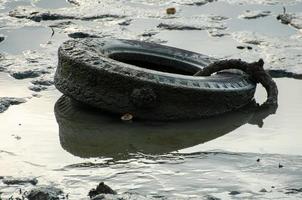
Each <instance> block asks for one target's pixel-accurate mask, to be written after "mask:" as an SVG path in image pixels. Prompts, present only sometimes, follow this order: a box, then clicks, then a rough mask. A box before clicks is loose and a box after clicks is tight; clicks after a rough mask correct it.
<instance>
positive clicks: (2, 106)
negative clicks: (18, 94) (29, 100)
mask: <svg viewBox="0 0 302 200" xmlns="http://www.w3.org/2000/svg"><path fill="white" fill-rule="evenodd" d="M25 102H26V100H25V99H24V98H14V97H0V113H3V112H4V111H6V110H7V109H8V108H9V107H10V106H11V105H18V104H21V103H25Z"/></svg>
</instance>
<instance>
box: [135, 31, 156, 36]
mask: <svg viewBox="0 0 302 200" xmlns="http://www.w3.org/2000/svg"><path fill="white" fill-rule="evenodd" d="M158 33H159V32H157V31H145V32H144V33H142V34H141V35H140V36H142V37H152V36H154V35H156V34H158Z"/></svg>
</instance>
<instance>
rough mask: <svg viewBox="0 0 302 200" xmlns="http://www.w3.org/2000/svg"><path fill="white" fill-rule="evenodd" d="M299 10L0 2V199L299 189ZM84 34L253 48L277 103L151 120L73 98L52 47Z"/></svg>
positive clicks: (130, 1)
mask: <svg viewBox="0 0 302 200" xmlns="http://www.w3.org/2000/svg"><path fill="white" fill-rule="evenodd" d="M170 7H173V8H175V10H176V12H175V14H173V15H167V14H166V9H167V8H170ZM283 7H285V8H286V11H285V12H284V11H283ZM301 9H302V4H301V1H299V0H288V1H286V2H285V1H283V0H271V1H266V0H239V1H238V0H218V1H212V0H169V1H165V0H157V1H154V0H127V1H125V0H118V1H116V0H104V1H90V0H68V1H65V0H53V1H47V0H40V1H32V0H22V1H21V0H20V1H19V0H14V1H8V0H2V1H1V3H0V71H1V73H0V97H1V98H0V112H1V113H0V132H1V134H0V141H2V142H1V144H0V198H2V199H9V198H11V199H18V198H20V199H22V198H24V199H26V198H27V199H39V198H42V197H43V198H49V199H57V198H59V199H72V200H73V199H77V200H78V199H90V197H89V196H88V193H89V191H90V190H91V189H92V188H94V189H95V188H96V186H97V185H99V183H101V182H105V183H106V185H108V186H110V187H112V189H114V191H115V192H116V193H117V194H98V195H96V196H94V197H93V198H94V199H121V198H123V199H207V200H209V199H211V200H213V199H276V198H279V199H300V198H302V196H301V195H302V192H301V183H302V179H301V177H302V175H301V174H302V171H301V168H302V158H301V156H302V149H301V142H300V141H301V140H302V138H301V132H300V130H301V129H302V127H301V119H302V116H301V113H302V112H301V111H302V107H301V101H302V96H301V93H300V92H299V91H301V89H302V88H301V80H298V79H301V78H302V63H301V58H302V53H301V52H302V36H301ZM268 27H269V28H268ZM84 37H101V38H102V37H115V38H123V39H138V40H142V41H149V42H155V43H165V44H167V45H170V46H174V47H178V48H183V49H187V50H191V51H195V52H199V53H203V54H207V55H210V56H212V57H215V58H218V59H238V58H241V59H242V60H244V61H247V62H252V61H255V60H258V59H260V58H262V59H263V60H264V62H265V65H264V68H265V69H266V70H267V72H268V73H270V74H271V75H272V76H273V77H275V79H274V80H275V81H276V83H277V85H278V88H279V94H280V96H279V107H278V108H277V109H275V110H260V111H257V110H255V109H245V110H243V111H238V112H232V113H228V114H227V115H225V116H219V117H216V118H210V119H207V120H200V121H198V120H197V121H191V122H182V123H155V122H141V121H137V120H136V119H133V120H131V121H127V122H124V121H121V119H120V118H121V116H111V115H108V114H106V113H102V112H101V111H98V110H95V109H91V108H86V107H79V106H74V102H70V99H68V98H67V97H61V95H62V94H61V93H59V92H58V91H57V90H56V89H55V88H54V86H53V75H54V72H55V69H56V66H57V62H58V60H57V49H58V47H59V45H60V44H61V43H62V42H64V41H66V40H67V39H72V38H84ZM25 38H26V39H25ZM285 77H289V78H285ZM294 79H295V80H294ZM255 98H256V101H257V103H261V101H263V100H264V99H265V91H264V89H263V88H259V87H258V88H257V93H256V96H255ZM3 141H5V142H3ZM36 181H37V182H36ZM7 183H8V184H7ZM32 183H35V184H32Z"/></svg>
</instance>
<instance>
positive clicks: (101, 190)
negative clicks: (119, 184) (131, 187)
mask: <svg viewBox="0 0 302 200" xmlns="http://www.w3.org/2000/svg"><path fill="white" fill-rule="evenodd" d="M99 194H116V192H115V191H114V190H112V189H111V188H110V187H109V186H108V185H105V183H104V182H101V183H100V184H99V185H98V186H97V187H96V188H95V189H94V188H93V189H91V190H90V191H89V193H88V196H89V197H90V198H93V197H95V196H97V195H99Z"/></svg>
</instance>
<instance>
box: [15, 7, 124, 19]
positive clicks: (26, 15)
mask: <svg viewBox="0 0 302 200" xmlns="http://www.w3.org/2000/svg"><path fill="white" fill-rule="evenodd" d="M9 16H10V17H15V18H18V19H29V20H32V21H35V22H41V21H55V20H84V21H87V20H96V19H104V18H124V17H125V16H122V15H115V14H106V13H105V14H100V15H99V14H98V15H92V16H90V15H87V16H78V15H76V14H74V15H70V14H67V13H52V12H51V11H48V10H42V11H38V10H35V9H33V8H31V7H18V8H16V9H15V10H12V11H10V12H9Z"/></svg>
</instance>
